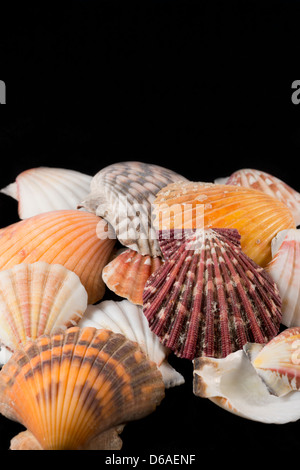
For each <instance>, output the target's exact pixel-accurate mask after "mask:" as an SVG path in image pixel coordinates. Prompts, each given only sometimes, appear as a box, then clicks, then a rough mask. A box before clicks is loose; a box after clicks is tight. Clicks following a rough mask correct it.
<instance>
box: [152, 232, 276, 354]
mask: <svg viewBox="0 0 300 470" xmlns="http://www.w3.org/2000/svg"><path fill="white" fill-rule="evenodd" d="M171 245H172V240H171ZM143 301H144V306H143V311H144V314H145V315H146V317H147V319H148V321H149V326H150V328H151V330H152V331H153V332H154V333H155V334H156V335H158V336H159V337H160V340H161V342H162V343H163V344H164V345H165V346H166V347H168V348H170V349H172V350H173V351H174V352H175V354H176V355H178V356H179V357H184V358H186V359H193V358H194V357H197V356H201V355H204V356H212V357H225V356H227V355H228V354H230V353H232V352H234V351H235V350H237V349H241V348H242V347H243V345H244V344H245V343H247V342H249V341H252V342H258V343H264V342H266V341H268V340H269V339H271V338H273V337H274V336H275V335H276V334H277V332H278V330H279V327H280V320H281V310H280V307H281V300H280V296H279V293H278V289H277V286H276V284H275V283H274V281H273V280H272V279H271V277H270V276H269V275H268V274H267V273H266V272H265V270H264V269H263V268H261V267H259V266H258V265H256V264H255V263H254V261H253V260H251V259H250V258H248V257H247V256H246V255H245V254H244V253H243V251H242V250H241V247H240V236H239V233H238V231H237V230H235V229H208V230H203V231H199V233H198V232H197V231H196V232H195V234H194V235H193V236H191V237H190V238H187V239H186V240H185V241H184V242H183V243H182V244H181V246H180V247H179V248H177V249H174V253H173V254H171V252H169V257H168V259H167V260H166V261H165V263H164V264H163V265H162V266H161V267H160V268H159V269H158V270H157V271H155V272H154V273H153V274H152V275H151V276H150V278H149V279H148V281H147V283H146V287H145V290H144V296H143ZM251 338H252V339H251ZM254 338H255V340H254V341H253V339H254Z"/></svg>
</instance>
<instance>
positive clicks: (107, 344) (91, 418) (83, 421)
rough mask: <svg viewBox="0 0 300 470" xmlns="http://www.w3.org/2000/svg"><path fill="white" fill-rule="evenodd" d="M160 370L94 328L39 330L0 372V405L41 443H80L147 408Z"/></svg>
mask: <svg viewBox="0 0 300 470" xmlns="http://www.w3.org/2000/svg"><path fill="white" fill-rule="evenodd" d="M163 397H164V386H163V382H162V378H161V374H160V372H159V371H158V369H157V367H156V365H155V364H154V363H151V362H150V361H148V360H147V359H146V357H145V355H144V354H143V353H142V351H141V350H140V349H139V347H137V345H136V344H135V343H133V342H132V341H129V340H127V339H126V338H125V337H124V336H123V335H118V334H115V333H112V332H111V331H108V330H96V329H95V328H82V329H80V328H78V327H74V328H70V329H69V330H67V331H66V332H65V334H58V335H52V336H41V337H40V338H38V339H37V340H36V341H29V342H28V343H27V344H26V345H25V346H24V347H23V348H22V349H20V350H18V351H17V352H16V353H15V354H14V355H13V356H12V358H11V359H10V360H9V362H8V363H7V364H6V365H5V366H4V367H3V369H2V370H1V372H0V411H1V413H3V414H4V415H5V416H7V417H8V418H10V419H14V420H16V421H19V422H20V423H22V424H23V425H24V426H25V427H26V428H27V429H28V430H29V431H30V432H31V433H32V434H33V435H34V436H35V438H36V439H37V440H38V442H39V443H40V444H41V446H42V448H43V449H52V450H53V449H69V450H72V449H81V448H83V447H84V446H85V445H86V444H87V443H88V442H89V441H90V440H91V439H93V438H94V437H95V436H97V435H98V434H100V433H102V432H104V431H106V430H108V429H110V428H113V427H115V426H117V425H118V424H123V423H126V422H128V421H131V420H135V419H139V418H141V417H144V416H146V415H147V414H149V413H150V412H152V411H154V409H155V407H156V406H157V405H158V404H159V403H160V402H161V400H162V399H163Z"/></svg>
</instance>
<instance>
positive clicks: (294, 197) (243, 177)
mask: <svg viewBox="0 0 300 470" xmlns="http://www.w3.org/2000/svg"><path fill="white" fill-rule="evenodd" d="M226 184H230V185H238V186H243V187H245V188H253V189H257V190H259V191H262V192H264V193H265V194H269V195H270V196H273V197H275V198H276V199H278V200H279V201H281V202H283V203H284V204H286V205H287V206H288V208H289V209H290V210H291V212H292V214H293V217H294V220H295V224H296V225H299V224H300V193H298V192H297V191H296V190H295V189H293V188H291V187H290V186H289V185H288V184H286V183H284V182H283V181H282V180H280V179H279V178H276V177H275V176H273V175H270V174H269V173H266V172H264V171H261V170H256V169H252V168H244V169H242V170H238V171H235V172H234V173H233V174H232V175H231V176H229V178H228V179H227V180H226Z"/></svg>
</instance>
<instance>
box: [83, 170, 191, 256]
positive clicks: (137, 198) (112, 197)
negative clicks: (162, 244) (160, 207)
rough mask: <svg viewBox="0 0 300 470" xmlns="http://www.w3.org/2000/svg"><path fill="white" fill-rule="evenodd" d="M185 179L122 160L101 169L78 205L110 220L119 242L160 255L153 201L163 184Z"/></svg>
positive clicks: (135, 249) (172, 173) (143, 253)
mask: <svg viewBox="0 0 300 470" xmlns="http://www.w3.org/2000/svg"><path fill="white" fill-rule="evenodd" d="M175 181H187V180H186V178H184V177H183V176H181V175H178V174H177V173H175V172H174V171H172V170H169V169H167V168H163V167H160V166H158V165H152V164H148V163H142V162H135V161H129V162H121V163H114V164H112V165H109V166H107V167H105V168H103V169H102V170H100V171H99V172H98V173H97V174H96V175H95V176H94V177H93V179H92V182H91V191H90V193H89V195H88V196H87V198H86V199H85V200H83V201H82V202H81V204H79V205H78V207H79V208H84V209H86V210H88V211H90V212H93V213H95V214H96V215H98V216H100V217H103V218H104V219H105V220H107V222H109V223H110V224H111V225H112V227H113V228H114V230H115V232H116V236H117V238H118V240H119V241H120V243H122V244H123V245H125V246H126V247H128V248H131V249H132V250H134V251H137V252H138V253H139V254H141V255H150V256H154V257H155V256H160V255H161V252H160V248H159V244H158V241H157V237H156V231H155V229H154V227H153V223H152V222H153V220H152V203H153V201H154V199H155V196H156V194H157V193H158V191H159V190H161V189H162V188H163V187H164V186H166V185H167V184H169V183H172V182H175Z"/></svg>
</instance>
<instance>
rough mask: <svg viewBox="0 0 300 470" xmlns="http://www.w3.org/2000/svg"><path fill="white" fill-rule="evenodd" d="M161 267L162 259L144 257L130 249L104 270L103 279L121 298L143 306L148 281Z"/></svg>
mask: <svg viewBox="0 0 300 470" xmlns="http://www.w3.org/2000/svg"><path fill="white" fill-rule="evenodd" d="M161 265H162V260H161V258H160V257H156V258H153V257H152V256H149V255H144V256H143V255H140V254H139V253H138V252H137V251H134V250H131V249H130V248H128V249H127V250H125V251H123V252H122V253H120V254H119V255H118V256H117V257H116V258H114V259H113V260H112V261H111V262H110V263H109V264H107V265H106V266H105V267H104V268H103V271H102V278H103V281H104V282H105V284H106V285H107V287H108V288H109V289H110V290H112V291H113V292H115V293H116V294H117V295H119V296H120V297H125V298H126V299H128V300H130V302H132V303H134V304H138V305H143V291H144V288H145V284H146V281H147V279H148V278H149V276H150V275H151V274H152V273H153V272H154V271H155V270H156V269H157V268H159V266H161Z"/></svg>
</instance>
